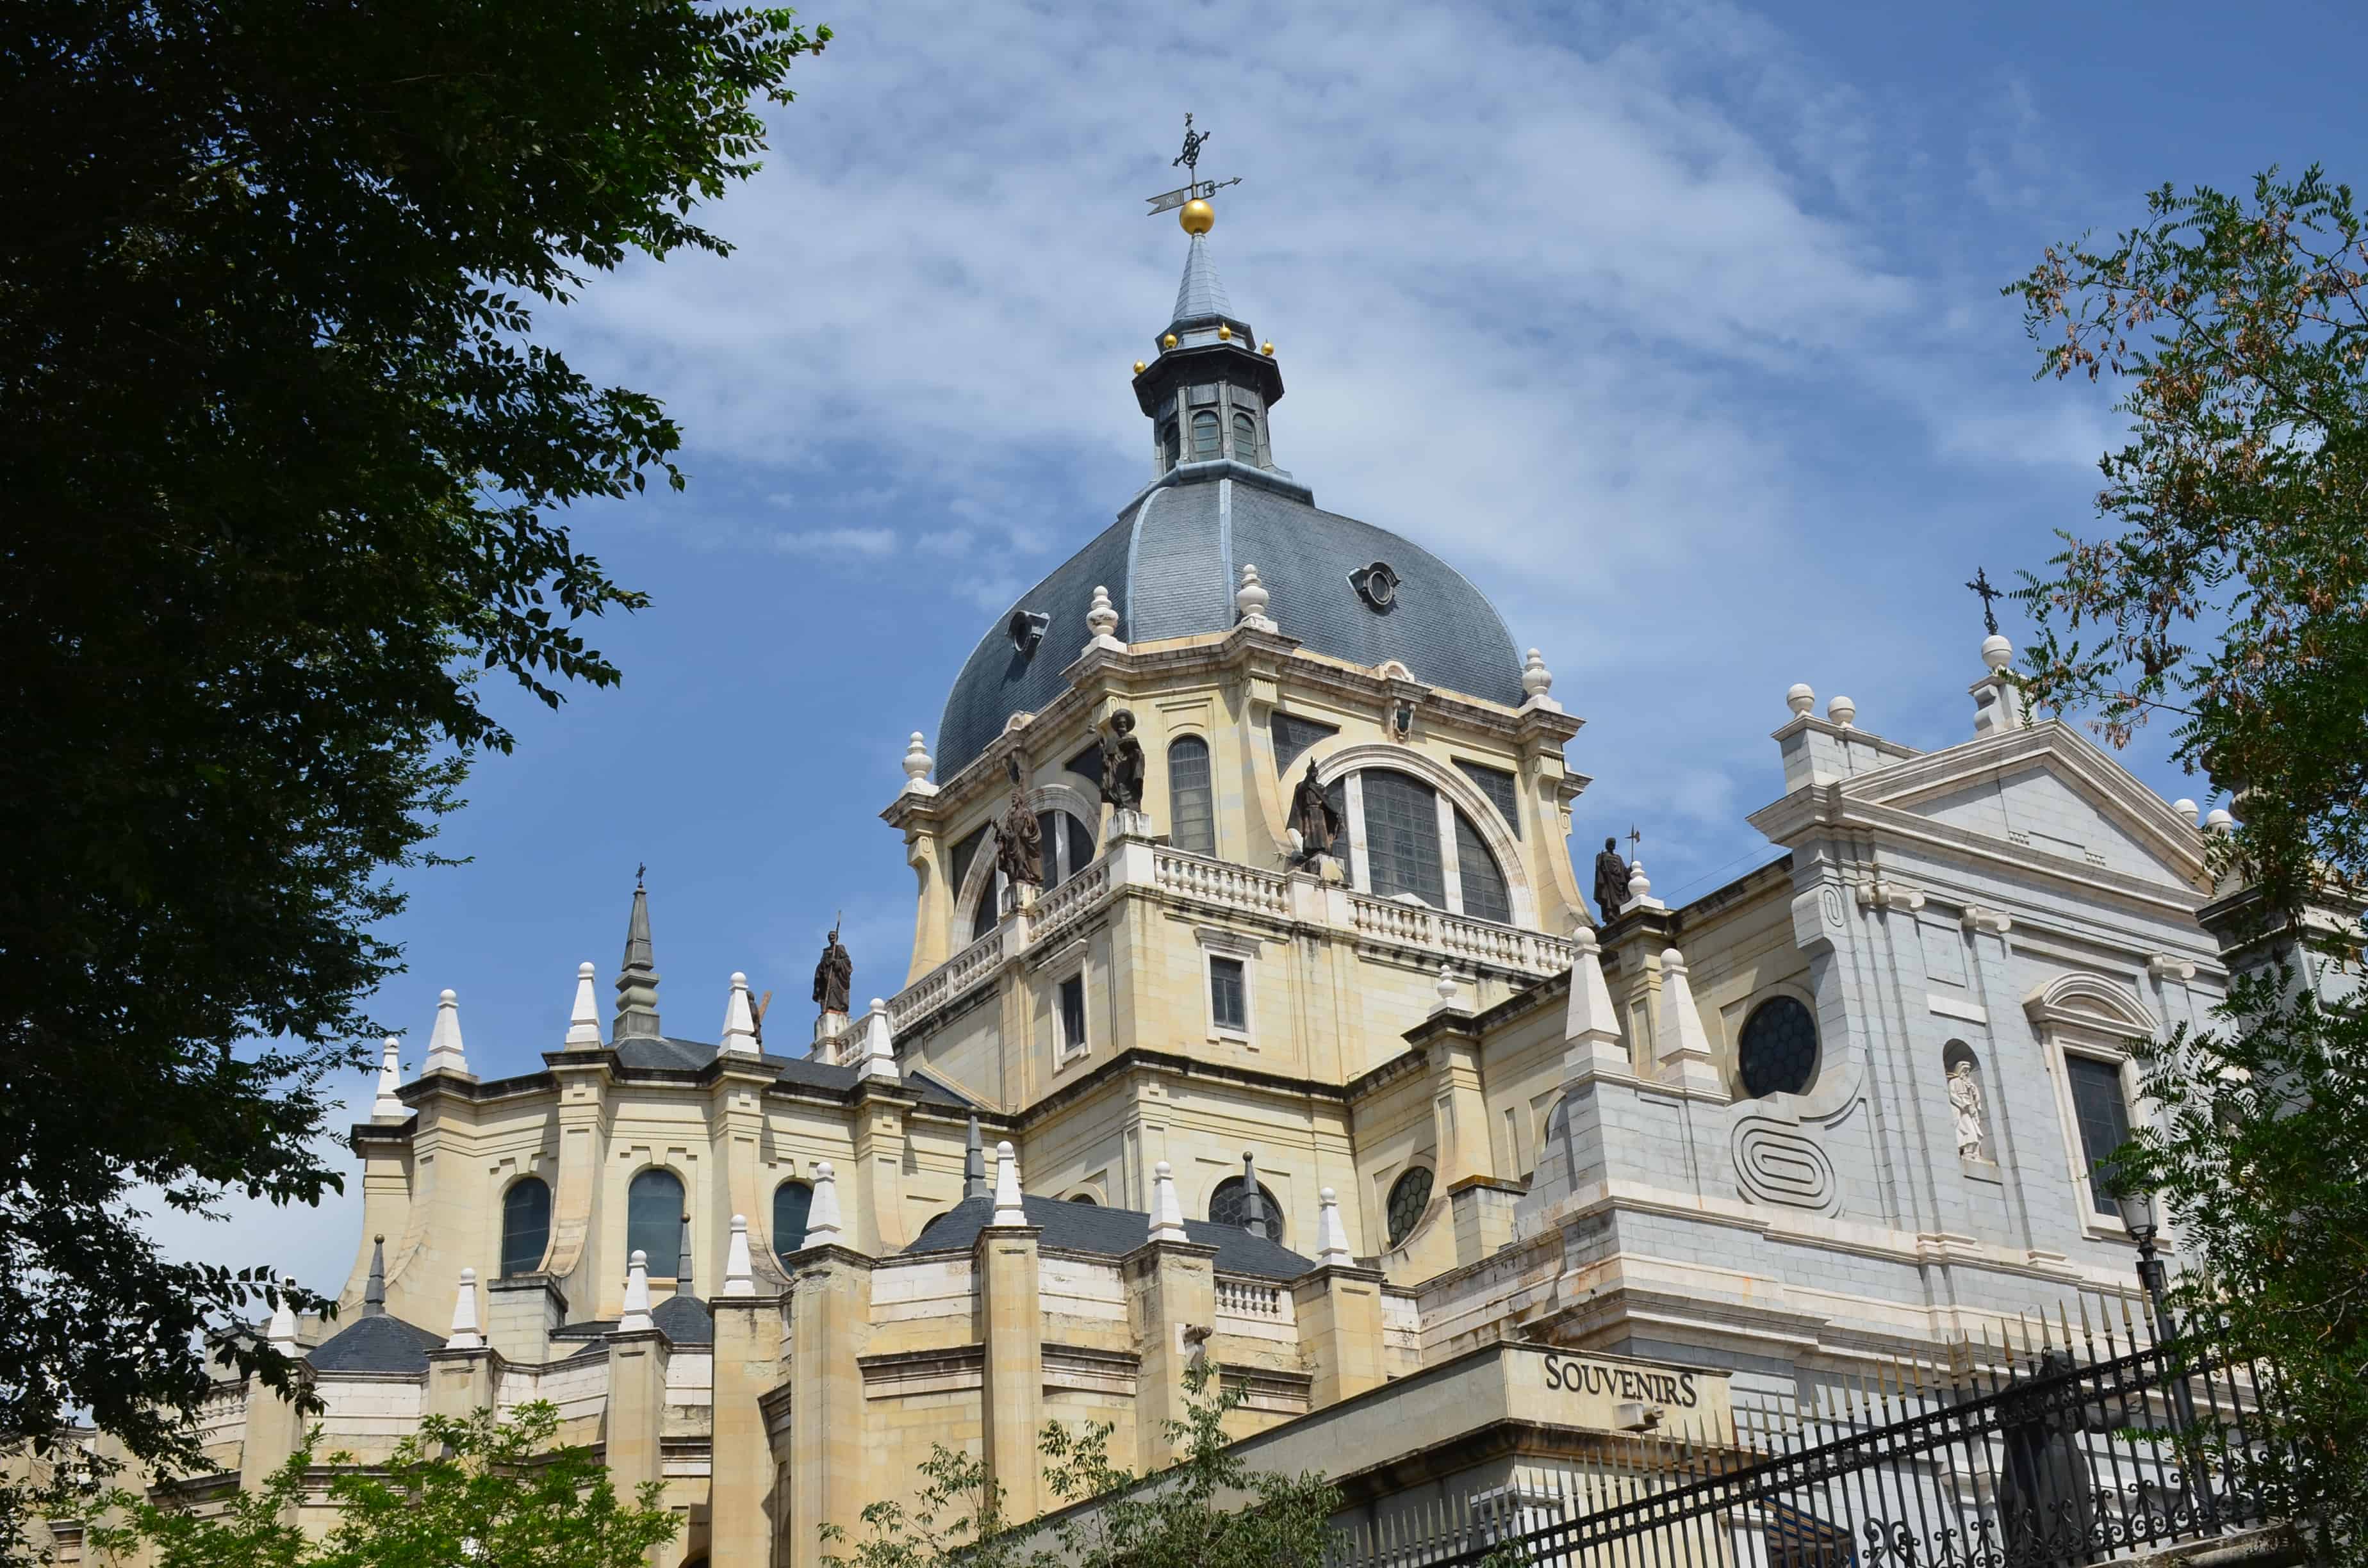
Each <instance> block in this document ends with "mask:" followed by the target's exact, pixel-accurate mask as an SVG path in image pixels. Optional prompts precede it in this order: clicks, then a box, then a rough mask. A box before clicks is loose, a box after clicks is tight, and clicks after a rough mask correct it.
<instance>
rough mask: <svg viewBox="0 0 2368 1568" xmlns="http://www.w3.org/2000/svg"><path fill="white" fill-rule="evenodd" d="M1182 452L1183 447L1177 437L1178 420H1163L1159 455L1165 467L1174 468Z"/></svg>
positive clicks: (1160, 430)
mask: <svg viewBox="0 0 2368 1568" xmlns="http://www.w3.org/2000/svg"><path fill="white" fill-rule="evenodd" d="M1182 453H1183V449H1182V448H1181V447H1180V446H1179V445H1178V442H1177V438H1176V421H1174V420H1173V419H1167V420H1162V421H1161V422H1160V426H1159V457H1160V461H1161V463H1162V464H1163V465H1164V466H1165V467H1167V468H1174V467H1175V466H1176V460H1177V459H1178V457H1180V456H1181V455H1182Z"/></svg>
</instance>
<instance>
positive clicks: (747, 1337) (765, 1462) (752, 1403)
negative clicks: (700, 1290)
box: [707, 1296, 782, 1568]
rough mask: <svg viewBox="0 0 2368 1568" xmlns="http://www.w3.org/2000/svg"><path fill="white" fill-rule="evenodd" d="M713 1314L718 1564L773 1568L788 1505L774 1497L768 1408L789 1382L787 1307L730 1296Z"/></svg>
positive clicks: (711, 1495)
mask: <svg viewBox="0 0 2368 1568" xmlns="http://www.w3.org/2000/svg"><path fill="white" fill-rule="evenodd" d="M708 1306H709V1310H710V1311H711V1312H713V1314H714V1317H715V1394H714V1400H715V1404H714V1427H713V1431H714V1436H713V1438H712V1447H711V1452H712V1455H713V1459H712V1468H711V1471H710V1474H711V1476H712V1480H711V1481H710V1482H709V1484H708V1508H707V1512H708V1532H709V1539H710V1541H711V1542H712V1547H711V1551H712V1559H713V1561H715V1562H746V1563H749V1564H752V1565H753V1568H766V1565H767V1564H769V1563H770V1562H772V1561H773V1549H774V1544H775V1542H776V1540H777V1539H778V1537H779V1533H780V1524H781V1518H780V1505H781V1502H782V1499H780V1498H777V1497H776V1496H774V1494H773V1476H774V1471H775V1466H774V1463H773V1446H772V1442H771V1439H770V1437H768V1434H767V1431H766V1421H765V1412H764V1409H763V1405H762V1402H763V1400H764V1397H765V1395H766V1394H768V1393H770V1392H772V1391H773V1389H774V1387H775V1386H776V1385H777V1384H779V1383H780V1381H781V1299H780V1297H778V1296H725V1297H722V1298H720V1299H718V1300H716V1301H711V1302H709V1303H708Z"/></svg>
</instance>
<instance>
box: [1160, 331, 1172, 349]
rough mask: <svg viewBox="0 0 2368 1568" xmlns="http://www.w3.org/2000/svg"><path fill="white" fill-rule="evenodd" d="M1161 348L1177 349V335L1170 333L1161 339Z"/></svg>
mask: <svg viewBox="0 0 2368 1568" xmlns="http://www.w3.org/2000/svg"><path fill="white" fill-rule="evenodd" d="M1159 347H1162V348H1173V347H1176V335H1175V334H1174V333H1172V332H1171V333H1169V334H1168V335H1167V336H1165V337H1163V338H1161V339H1160V340H1159Z"/></svg>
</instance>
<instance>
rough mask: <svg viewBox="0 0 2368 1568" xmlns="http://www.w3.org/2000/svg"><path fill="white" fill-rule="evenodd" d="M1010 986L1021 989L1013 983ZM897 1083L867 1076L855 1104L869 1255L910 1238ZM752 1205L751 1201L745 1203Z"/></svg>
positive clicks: (902, 1107)
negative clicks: (888, 1084)
mask: <svg viewBox="0 0 2368 1568" xmlns="http://www.w3.org/2000/svg"><path fill="white" fill-rule="evenodd" d="M1011 989H1012V990H1013V991H1014V992H1021V991H1024V990H1025V987H1022V986H1016V985H1015V986H1013V987H1011ZM909 1108H910V1107H909V1105H908V1104H907V1102H906V1099H905V1096H904V1094H903V1091H902V1090H901V1089H897V1090H891V1089H889V1088H887V1087H884V1086H882V1085H880V1084H878V1083H876V1082H873V1081H870V1080H867V1081H866V1082H865V1083H864V1084H863V1085H862V1090H861V1095H860V1098H858V1100H857V1101H856V1104H855V1128H854V1132H855V1164H856V1170H857V1172H858V1174H859V1175H860V1180H861V1185H862V1191H863V1199H862V1204H863V1211H862V1212H861V1214H860V1216H859V1217H858V1221H857V1224H858V1229H857V1232H856V1233H857V1234H858V1235H860V1236H863V1237H865V1238H867V1239H868V1240H869V1242H870V1244H871V1253H872V1255H873V1256H878V1257H885V1256H888V1255H889V1254H890V1253H893V1252H897V1251H900V1250H902V1249H903V1247H904V1245H905V1243H906V1242H908V1241H910V1240H912V1238H911V1237H910V1236H909V1235H907V1234H905V1113H906V1112H907V1110H908V1109H909ZM750 1207H751V1209H752V1210H753V1209H754V1207H755V1205H754V1204H753V1203H752V1204H751V1205H750Z"/></svg>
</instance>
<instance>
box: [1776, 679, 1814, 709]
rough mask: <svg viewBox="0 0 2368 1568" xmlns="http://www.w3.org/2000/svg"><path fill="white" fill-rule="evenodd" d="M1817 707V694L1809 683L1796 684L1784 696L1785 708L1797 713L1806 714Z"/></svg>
mask: <svg viewBox="0 0 2368 1568" xmlns="http://www.w3.org/2000/svg"><path fill="white" fill-rule="evenodd" d="M1816 705H1817V694H1816V691H1815V690H1814V689H1812V688H1811V687H1810V685H1809V683H1808V682H1807V681H1800V682H1796V683H1795V684H1794V685H1793V689H1792V690H1790V691H1788V692H1786V693H1785V694H1784V706H1785V707H1787V708H1790V709H1791V710H1793V712H1795V713H1806V712H1808V711H1809V710H1811V709H1813V708H1815V707H1816Z"/></svg>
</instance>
